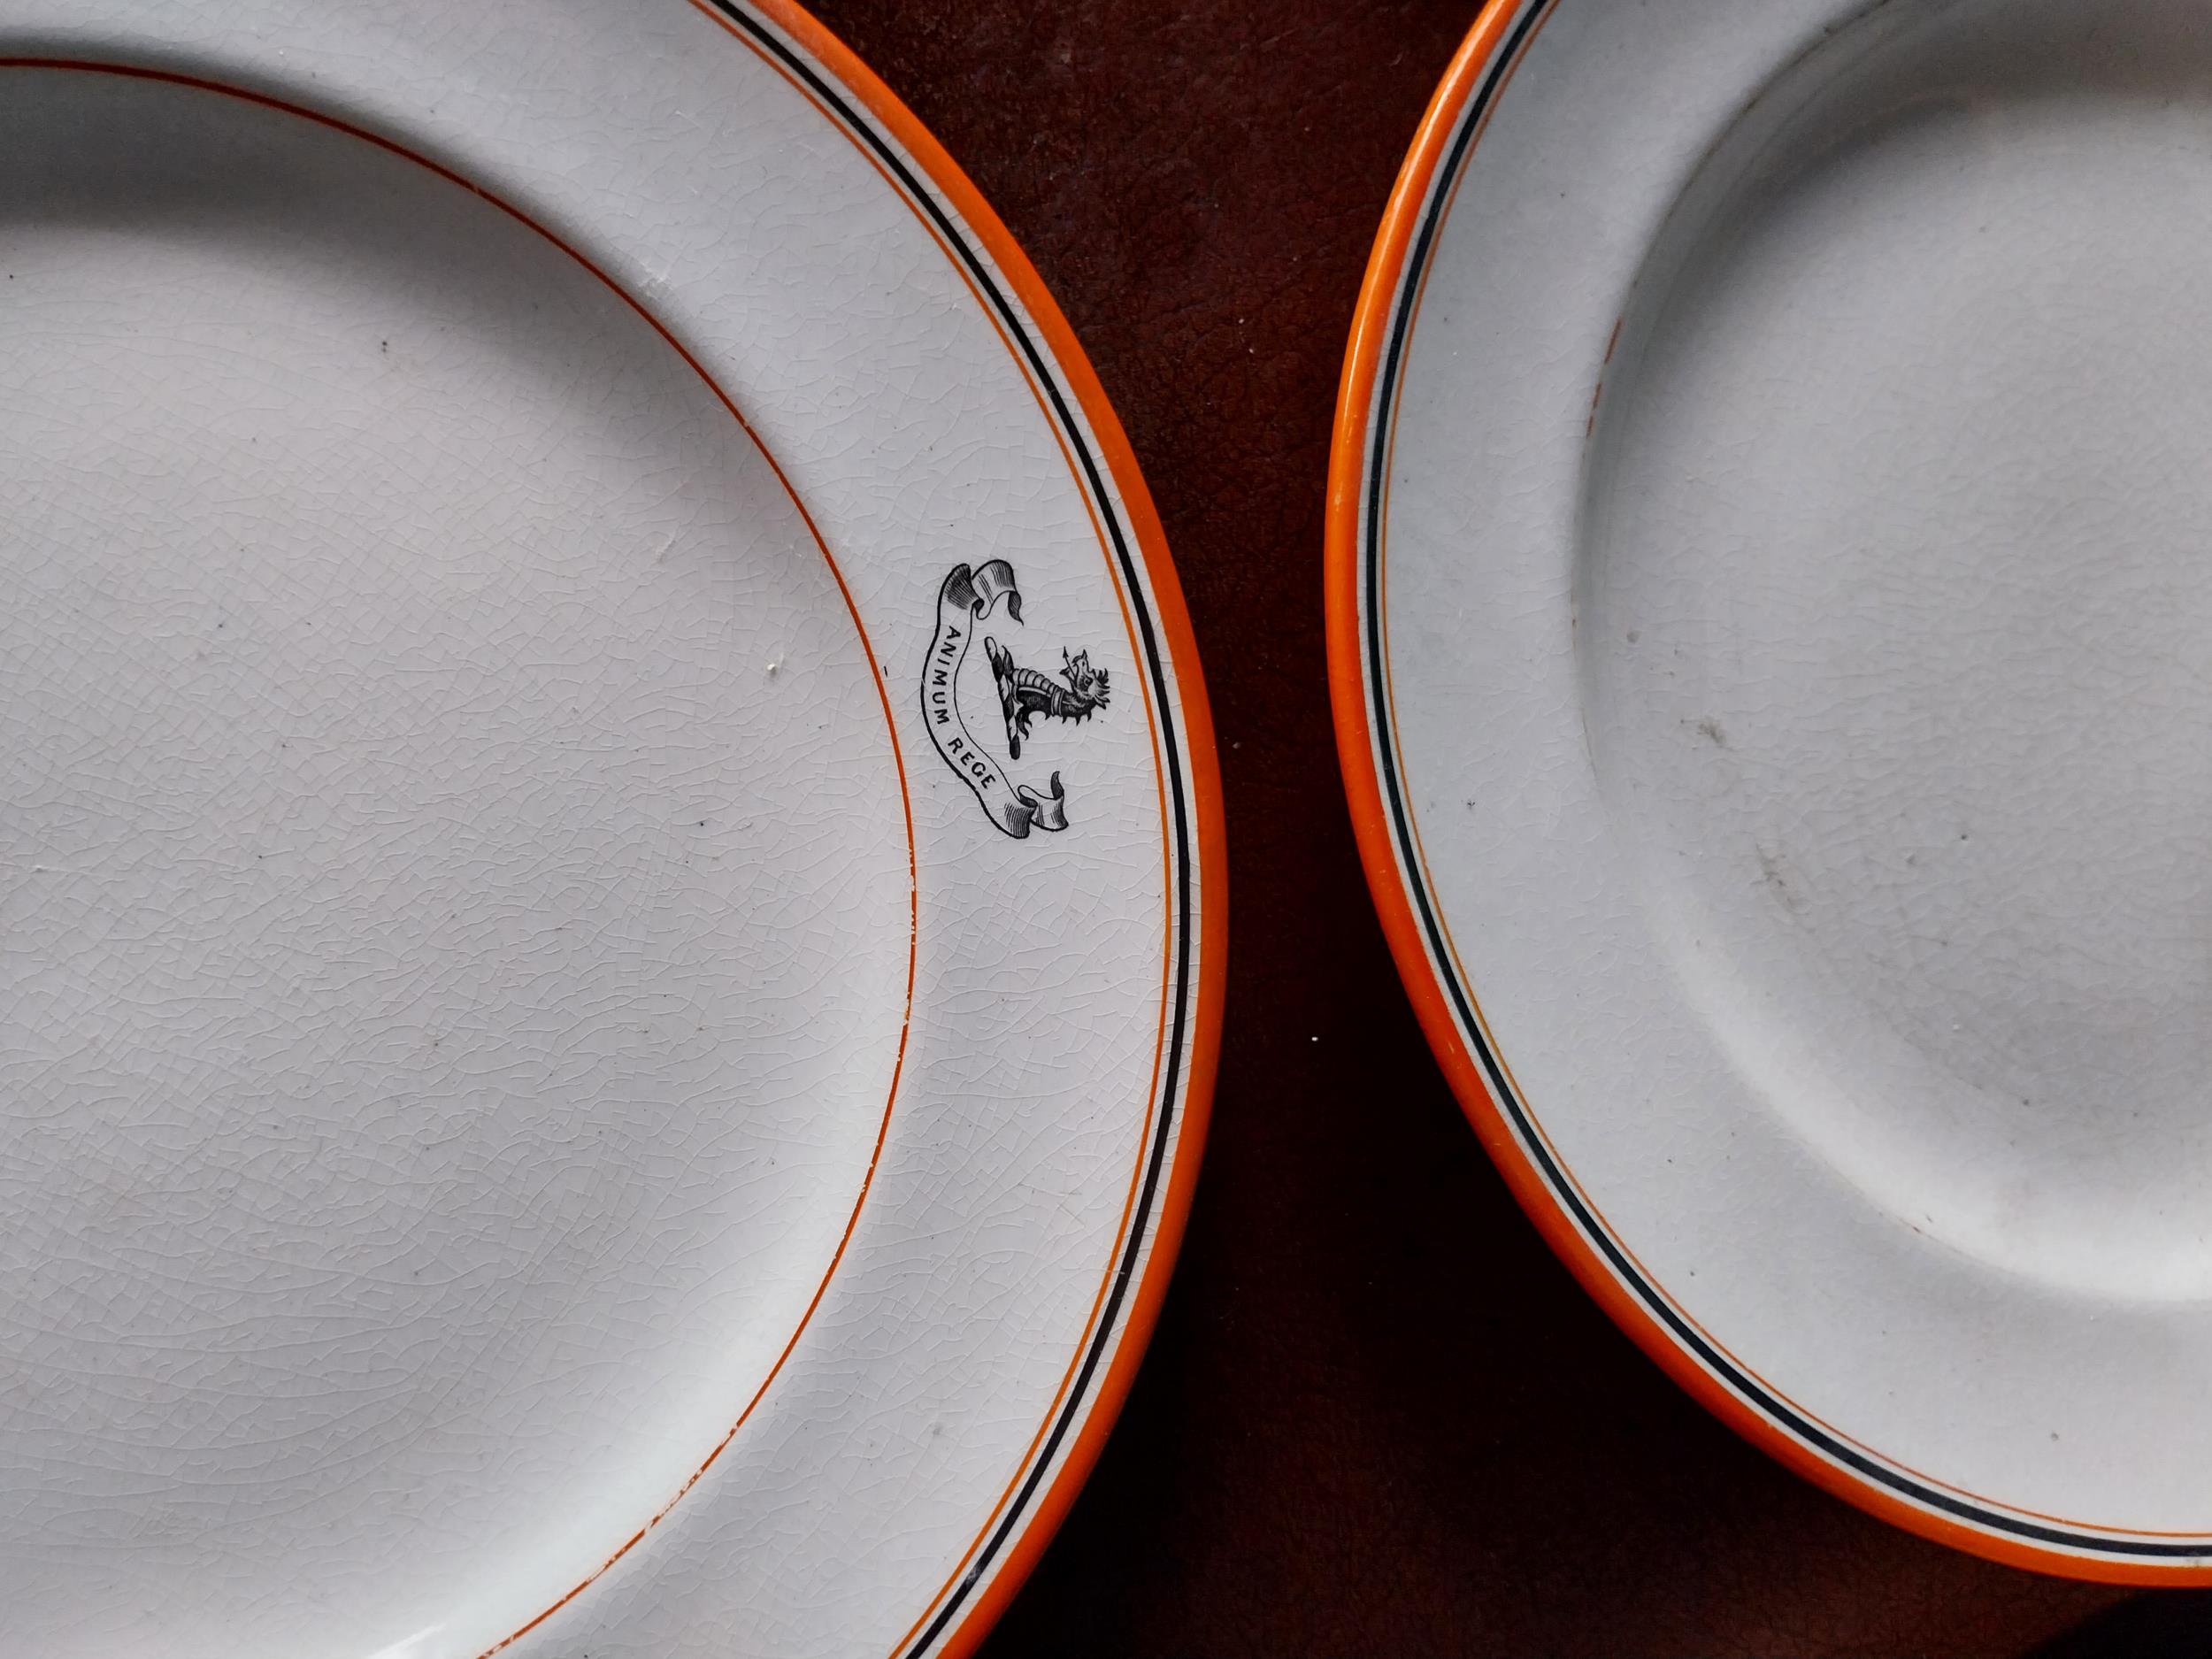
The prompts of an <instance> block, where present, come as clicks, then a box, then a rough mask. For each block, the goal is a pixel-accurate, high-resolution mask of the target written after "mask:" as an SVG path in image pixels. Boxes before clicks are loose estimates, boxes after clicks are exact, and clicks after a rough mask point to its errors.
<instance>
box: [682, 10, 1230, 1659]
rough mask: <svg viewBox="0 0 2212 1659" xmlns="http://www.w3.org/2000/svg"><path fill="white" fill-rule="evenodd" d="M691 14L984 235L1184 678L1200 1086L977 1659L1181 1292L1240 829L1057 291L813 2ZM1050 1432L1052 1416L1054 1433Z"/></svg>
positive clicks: (981, 1606)
mask: <svg viewBox="0 0 2212 1659" xmlns="http://www.w3.org/2000/svg"><path fill="white" fill-rule="evenodd" d="M688 4H691V5H693V6H695V7H696V8H697V9H698V10H699V11H701V12H704V13H706V14H707V16H708V17H709V18H710V19H711V20H714V21H718V22H722V23H724V24H725V26H726V27H727V25H728V23H729V22H730V21H731V20H732V19H731V17H730V14H731V13H732V12H741V11H746V10H750V11H752V12H757V14H759V15H761V16H763V17H764V18H765V19H767V20H768V21H769V22H770V23H772V25H774V26H775V27H777V28H779V29H780V30H781V31H782V32H783V33H784V34H786V35H788V36H789V37H790V38H791V39H792V40H793V41H794V42H795V43H796V44H797V45H798V46H799V48H800V49H801V50H803V51H804V52H805V53H806V55H807V56H808V57H810V58H813V59H814V61H815V63H816V64H817V65H819V66H820V67H821V68H822V69H823V70H824V71H826V73H828V74H829V75H830V76H831V77H832V78H833V79H834V80H835V81H837V82H838V83H840V84H841V86H842V87H843V88H844V89H845V90H846V91H847V92H849V93H850V94H851V95H852V96H854V97H855V98H856V99H857V100H858V102H859V103H860V104H861V106H862V107H863V109H864V111H866V112H867V114H868V115H869V116H871V117H872V118H873V119H875V120H877V121H879V122H880V123H881V124H882V125H883V126H884V127H886V128H887V129H888V131H889V133H890V134H891V136H892V137H893V138H894V139H895V141H896V142H898V144H899V146H900V147H901V148H902V150H905V151H906V154H907V156H908V157H909V158H910V160H911V161H912V162H913V163H914V165H916V166H917V167H918V169H919V170H920V171H921V173H922V175H923V178H924V180H925V181H926V183H927V184H928V185H929V186H930V187H931V188H934V189H935V190H937V191H938V192H939V193H940V194H941V195H942V196H944V197H945V198H946V199H947V200H948V201H949V203H950V204H951V205H952V207H953V208H954V210H955V211H956V213H957V214H958V215H959V219H960V223H961V226H962V227H963V228H964V229H966V230H967V231H968V232H969V233H971V234H972V235H973V237H974V238H975V240H976V241H977V242H979V243H980V244H981V247H982V250H983V252H984V253H985V254H987V256H988V257H989V258H990V259H991V262H992V263H993V264H994V265H996V266H997V267H998V274H999V275H1000V276H1001V277H1002V279H1003V280H1005V281H1006V283H1007V285H1008V286H1009V287H1010V288H1012V289H1013V291H1014V297H1015V298H1016V300H1017V301H1018V303H1019V304H1020V305H1021V307H1022V310H1023V311H1024V313H1025V315H1026V318H1027V319H1028V321H1029V322H1030V323H1031V324H1032V325H1033V326H1034V327H1035V329H1036V331H1037V332H1038V334H1041V335H1042V336H1043V343H1044V345H1045V346H1046V348H1047V349H1048V352H1049V353H1050V356H1051V358H1052V361H1053V363H1054V365H1055V366H1056V367H1057V368H1058V369H1059V371H1060V373H1062V375H1063V376H1064V377H1065V379H1066V381H1067V383H1068V388H1069V389H1070V390H1071V392H1072V393H1073V394H1074V396H1075V400H1076V403H1077V405H1078V408H1079V411H1080V412H1081V415H1082V418H1083V420H1084V421H1085V423H1086V424H1087V426H1089V427H1090V429H1091V435H1092V437H1093V439H1094V442H1095V443H1096V445H1097V448H1098V449H1099V451H1100V455H1101V458H1102V460H1103V461H1104V462H1105V464H1106V468H1107V471H1108V472H1109V473H1110V475H1111V478H1112V482H1113V487H1114V489H1115V491H1116V493H1117V494H1118V495H1119V496H1120V497H1121V505H1122V509H1123V512H1124V515H1125V518H1126V519H1127V521H1128V524H1129V527H1130V529H1131V530H1132V531H1133V533H1134V539H1135V542H1136V554H1137V558H1138V562H1139V563H1140V564H1141V566H1142V568H1143V571H1144V574H1145V580H1146V581H1147V583H1148V585H1149V586H1150V588H1151V590H1152V594H1151V597H1152V600H1153V608H1154V611H1155V613H1156V618H1157V619H1158V622H1159V626H1160V632H1161V634H1162V636H1163V639H1162V642H1163V645H1164V649H1165V655H1166V657H1167V658H1168V660H1169V662H1170V663H1171V664H1173V667H1174V672H1175V679H1174V696H1175V702H1176V704H1177V705H1178V709H1179V712H1180V713H1181V715H1182V718H1183V720H1184V723H1185V725H1184V747H1185V749H1186V751H1187V759H1188V762H1189V767H1190V772H1189V777H1188V780H1187V784H1188V788H1189V791H1190V797H1191V805H1192V809H1193V811H1192V817H1193V823H1192V831H1193V837H1194V841H1195V842H1196V850H1197V864H1198V890H1199V893H1200V895H1201V902H1200V904H1199V905H1198V907H1197V909H1198V916H1197V923H1198V926H1197V935H1198V937H1197V944H1198V958H1199V960H1198V973H1197V982H1196V985H1195V987H1194V994H1193V996H1192V1007H1191V1029H1190V1035H1189V1038H1188V1041H1187V1046H1186V1049H1185V1064H1186V1066H1187V1071H1186V1074H1185V1075H1186V1079H1187V1080H1186V1082H1185V1085H1184V1094H1183V1100H1182V1104H1181V1107H1180V1110H1179V1116H1180V1119H1181V1121H1180V1125H1179V1129H1178V1131H1177V1140H1176V1145H1175V1149H1174V1151H1173V1153H1172V1155H1171V1162H1170V1164H1169V1167H1168V1170H1167V1174H1166V1179H1165V1181H1164V1186H1163V1190H1162V1192H1161V1194H1160V1197H1159V1199H1158V1207H1157V1209H1156V1212H1155V1221H1154V1225H1153V1227H1152V1231H1151V1237H1150V1244H1149V1246H1148V1249H1147V1251H1146V1255H1145V1259H1144V1261H1143V1263H1142V1264H1141V1266H1140V1267H1139V1269H1138V1270H1137V1274H1136V1279H1135V1282H1134V1283H1133V1285H1132V1286H1131V1287H1130V1290H1129V1302H1128V1310H1127V1312H1126V1313H1125V1315H1124V1316H1123V1324H1122V1336H1121V1340H1119V1342H1118V1343H1117V1344H1116V1345H1115V1348H1114V1350H1113V1353H1112V1355H1111V1356H1110V1357H1109V1359H1108V1360H1107V1362H1106V1364H1105V1367H1104V1370H1103V1373H1102V1375H1101V1376H1100V1377H1099V1379H1097V1381H1096V1382H1095V1383H1094V1384H1093V1385H1092V1388H1091V1393H1090V1399H1089V1402H1088V1405H1087V1408H1086V1409H1084V1411H1083V1414H1082V1417H1081V1418H1080V1420H1079V1423H1078V1424H1077V1425H1076V1427H1075V1431H1074V1433H1073V1436H1072V1437H1071V1440H1070V1441H1069V1443H1068V1446H1067V1448H1066V1450H1065V1452H1064V1455H1062V1457H1061V1461H1060V1464H1059V1466H1058V1468H1057V1469H1056V1470H1054V1471H1053V1472H1052V1474H1051V1475H1050V1477H1049V1478H1048V1479H1047V1481H1046V1482H1045V1484H1044V1486H1042V1488H1041V1490H1040V1491H1039V1492H1038V1493H1037V1494H1035V1495H1034V1496H1033V1498H1031V1499H1030V1500H1029V1502H1028V1504H1027V1506H1026V1509H1025V1513H1024V1515H1023V1516H1022V1517H1021V1518H1020V1520H1019V1523H1018V1530H1017V1531H1016V1532H1015V1533H1014V1534H1013V1535H1012V1536H1011V1537H1010V1538H1009V1539H1008V1540H1006V1543H1005V1545H1004V1547H1003V1548H1002V1553H1001V1557H1000V1563H999V1565H998V1567H997V1569H996V1571H994V1572H992V1573H991V1575H990V1576H989V1578H987V1580H986V1581H985V1582H984V1583H983V1584H982V1585H981V1586H979V1588H978V1592H977V1594H976V1595H975V1596H974V1598H973V1600H972V1601H970V1603H969V1606H968V1609H967V1610H966V1612H965V1613H964V1614H963V1615H962V1616H961V1617H960V1618H959V1620H958V1621H957V1623H956V1624H954V1625H953V1626H952V1627H951V1628H949V1630H947V1631H946V1632H943V1634H942V1635H941V1637H939V1638H938V1640H937V1642H936V1644H935V1651H936V1652H937V1653H938V1654H940V1655H944V1656H945V1659H966V1655H970V1654H972V1653H973V1652H974V1650H975V1649H976V1648H977V1647H979V1646H980V1645H981V1643H982V1641H983V1639H984V1637H985V1636H986V1635H987V1634H988V1633H989V1632H990V1630H991V1627H992V1626H993V1625H994V1624H996V1623H997V1622H998V1619H999V1617H1000V1616H1001V1615H1002V1613H1004V1611H1005V1610H1006V1609H1007V1607H1008V1606H1009V1605H1010V1603H1011V1602H1012V1601H1013V1599H1014V1597H1015V1596H1016V1594H1018V1593H1019V1591H1020V1589H1021V1587H1022V1586H1023V1584H1024V1583H1025V1582H1026V1581H1027V1579H1028V1578H1029V1575H1030V1573H1031V1572H1033V1571H1034V1570H1035V1568H1036V1566H1037V1563H1038V1562H1039V1561H1040V1560H1041V1559H1042V1558H1043V1555H1044V1553H1045V1550H1046V1549H1047V1548H1048V1547H1049V1546H1050V1544H1051V1542H1052V1540H1053V1537H1054V1535H1055V1534H1056V1532H1058V1531H1059V1529H1060V1525H1061V1523H1062V1522H1063V1521H1064V1520H1065V1519H1066V1517H1067V1514H1068V1511H1069V1509H1071V1508H1072V1507H1073V1505H1074V1502H1075V1499H1076V1495H1077V1494H1079V1492H1080V1491H1081V1490H1082V1487H1083V1485H1084V1483H1085V1481H1086V1480H1087V1479H1088V1478H1089V1476H1090V1472H1091V1470H1092V1469H1093V1467H1094V1465H1095V1464H1096V1463H1097V1462H1098V1458H1099V1455H1100V1453H1101V1452H1102V1451H1103V1450H1104V1448H1105V1444H1106V1440H1107V1439H1108V1437H1109V1436H1110V1434H1111V1433H1112V1432H1113V1428H1114V1425H1115V1422H1116V1421H1117V1419H1118V1417H1120V1414H1121V1409H1122V1406H1123V1404H1124V1403H1125V1402H1126V1400H1127V1399H1128V1396H1129V1390H1130V1388H1131V1386H1133V1384H1134V1382H1135V1380H1136V1374H1137V1370H1138V1368H1139V1366H1141V1364H1142V1363H1143V1360H1144V1356H1145V1350H1146V1349H1147V1348H1148V1346H1149V1345H1150V1342H1151V1339H1152V1333H1153V1330H1154V1328H1155V1327H1156V1325H1157V1324H1158V1323H1159V1316H1160V1308H1161V1304H1162V1302H1164V1299H1165V1297H1166V1294H1167V1287H1168V1282H1169V1280H1170V1279H1171V1278H1172V1276H1173V1273H1174V1268H1175V1263H1176V1259H1177V1257H1178V1256H1179V1254H1180V1251H1181V1246H1182V1240H1183V1234H1184V1232H1185V1229H1186V1227H1187V1224H1188V1222H1189V1217H1190V1206H1191V1199H1192V1197H1193V1194H1194V1192H1195V1190H1196V1187H1197V1183H1198V1172H1199V1167H1200V1164H1201V1163H1202V1160H1203V1156H1204V1152H1205V1141H1206V1132H1207V1129H1208V1127H1209V1125H1210V1122H1211V1118H1212V1110H1213V1094H1214V1084H1215V1079H1216V1077H1217V1073H1218V1071H1219V1065H1220V1051H1221V1019H1222V1010H1223V1004H1224V1002H1225V997H1226V989H1227V983H1226V977H1225V976H1226V972H1227V965H1228V964H1227V957H1226V948H1227V944H1228V919H1229V918H1228V903H1227V900H1228V849H1227V831H1226V824H1225V814H1224V811H1223V806H1222V798H1221V770H1220V760H1219V756H1218V754H1217V749H1216V745H1215V740H1214V725H1213V716H1212V710H1211V706H1210V702H1209V699H1208V697H1207V695H1206V687H1205V680H1204V678H1203V674H1202V667H1201V664H1200V661H1199V655H1198V641H1197V636H1196V634H1195V633H1194V630H1193V629H1192V626H1191V620H1190V611H1189V608H1188V606H1187V602H1186V601H1185V599H1184V595H1183V588H1182V583H1181V581H1180V580H1179V578H1178V576H1177V573H1176V569H1175V564H1174V560H1173V557H1172V556H1171V553H1170V551H1169V549H1168V544H1167V533H1166V530H1165V528H1164V526H1163V525H1162V524H1161V521H1160V516H1159V511H1158V509H1157V508H1156V506H1155V504H1154V503H1153V500H1152V493H1151V491H1150V489H1149V488H1148V487H1147V485H1146V483H1145V479H1144V473H1143V471H1142V469H1141V467H1140V466H1139V465H1138V462H1137V457H1136V452H1135V450H1134V449H1132V448H1131V446H1130V443H1129V438H1128V434H1127V432H1126V431H1125V429H1124V428H1123V426H1122V424H1121V420H1120V418H1119V417H1118V415H1117V414H1116V413H1115V411H1114V407H1113V404H1112V403H1111V402H1110V400H1109V399H1108V397H1107V396H1106V388H1105V386H1104V384H1103V383H1102V381H1101V380H1099V378H1098V374H1097V372H1096V370H1094V368H1093V367H1092V366H1091V361H1090V357H1089V356H1088V355H1087V353H1086V352H1085V351H1084V349H1083V347H1082V344H1081V342H1080V341H1079V340H1078V339H1077V337H1076V334H1075V331H1074V329H1073V327H1072V326H1071V325H1070V324H1069V322H1068V319H1067V317H1066V314H1065V313H1064V312H1063V311H1061V309H1060V307H1059V305H1058V303H1056V301H1055V300H1054V299H1053V297H1052V293H1051V290H1050V289H1049V288H1047V287H1046V285H1045V281H1044V279H1043V278H1042V277H1041V276H1040V275H1039V274H1038V272H1037V268H1036V266H1035V265H1033V264H1032V263H1031V262H1030V259H1029V257H1028V255H1027V254H1026V253H1025V252H1024V251H1023V250H1022V246H1021V244H1020V243H1019V242H1018V241H1017V240H1016V239H1015V237H1014V234H1013V233H1012V232H1011V231H1010V230H1009V229H1008V228H1007V227H1006V224H1005V222H1004V221H1003V220H1002V219H1000V218H999V216H998V214H997V213H996V212H995V211H994V210H993V209H992V207H991V205H990V204H989V203H988V202H987V200H986V199H985V197H984V196H983V194H982V192H981V191H980V190H979V189H978V188H976V186H975V184H974V183H973V181H972V180H970V179H969V177H968V175H967V173H965V172H964V170H963V169H962V168H961V166H960V165H959V164H958V163H957V162H956V161H955V160H954V159H953V158H952V155H951V152H950V151H949V150H946V148H945V147H944V145H943V144H941V142H938V140H937V138H936V136H935V134H933V133H932V132H931V131H930V130H929V128H928V127H926V126H925V125H924V124H923V123H922V121H921V119H920V118H919V117H918V116H916V115H915V114H914V112H913V111H911V110H910V109H909V108H908V107H907V106H906V104H905V103H904V101H903V100H902V99H901V98H900V97H899V96H898V95H897V94H896V93H895V92H893V91H892V90H891V88H890V87H889V86H888V85H887V84H886V83H885V81H883V80H882V78H881V77H879V75H877V74H876V73H875V72H874V71H873V70H872V69H870V68H869V67H868V65H867V64H866V63H865V61H864V60H863V59H862V58H861V57H860V56H859V54H858V53H856V51H855V50H853V49H852V48H851V47H849V46H848V45H847V44H846V43H845V42H843V41H842V40H841V39H840V38H839V37H838V36H837V35H836V34H834V33H833V31H832V30H831V29H830V28H829V27H827V26H826V24H824V23H823V22H822V21H821V20H820V19H818V18H816V17H815V16H814V15H813V13H812V12H810V11H808V10H807V8H806V7H805V6H804V5H803V4H800V0H733V4H724V0H688ZM772 66H773V65H772ZM803 90H804V88H802V91H803ZM834 124H835V123H834V122H833V125H834ZM900 194H902V193H900ZM1049 1420H1050V1419H1049V1417H1048V1419H1047V1421H1048V1423H1049ZM1002 1502H1003V1500H1002ZM996 1518H997V1517H996V1516H995V1515H994V1516H993V1517H991V1519H990V1520H987V1521H986V1523H985V1525H984V1532H986V1533H987V1532H988V1531H989V1530H990V1526H991V1525H992V1522H993V1521H995V1519H996ZM981 1541H982V1540H981V1535H979V1537H978V1539H977V1540H976V1544H974V1545H972V1546H971V1547H970V1549H969V1553H968V1555H966V1556H964V1557H963V1559H962V1561H961V1562H960V1563H959V1565H958V1567H957V1568H956V1570H955V1577H954V1578H953V1579H952V1580H949V1581H948V1582H947V1583H946V1585H945V1586H942V1587H941V1588H940V1590H939V1591H938V1592H937V1594H936V1596H935V1597H934V1598H933V1600H932V1601H931V1604H930V1606H929V1607H927V1608H925V1609H923V1610H922V1615H921V1617H920V1618H919V1619H918V1620H917V1621H916V1624H915V1628H914V1629H912V1630H910V1631H909V1632H907V1634H906V1635H905V1636H903V1637H902V1638H901V1639H900V1640H899V1641H898V1643H897V1644H896V1646H895V1648H894V1649H893V1651H894V1652H895V1653H898V1654H904V1653H908V1652H919V1651H921V1650H922V1649H923V1648H924V1647H928V1646H929V1643H928V1640H927V1639H926V1637H925V1638H923V1639H922V1641H921V1643H920V1645H919V1646H916V1645H914V1644H915V1643H916V1636H917V1632H918V1631H919V1630H920V1627H921V1625H922V1624H923V1623H924V1622H925V1621H926V1620H927V1618H928V1617H929V1615H930V1612H931V1610H932V1609H933V1608H935V1607H936V1606H937V1605H938V1604H939V1603H940V1602H941V1601H942V1600H943V1599H944V1597H945V1595H946V1594H948V1593H949V1591H951V1589H952V1588H953V1587H954V1585H955V1584H956V1582H957V1581H958V1578H959V1577H960V1575H962V1574H963V1573H965V1572H967V1571H971V1569H970V1566H969V1563H970V1562H971V1561H972V1559H973V1557H974V1553H975V1549H976V1548H977V1547H979V1545H980V1543H981Z"/></svg>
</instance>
